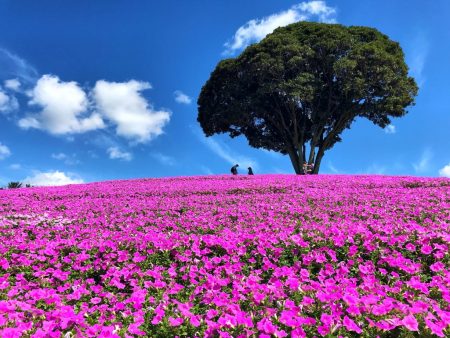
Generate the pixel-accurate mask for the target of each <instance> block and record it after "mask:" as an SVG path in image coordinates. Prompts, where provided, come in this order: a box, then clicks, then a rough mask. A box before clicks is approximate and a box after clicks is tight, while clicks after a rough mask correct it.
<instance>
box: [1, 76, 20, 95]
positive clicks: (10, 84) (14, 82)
mask: <svg viewBox="0 0 450 338" xmlns="http://www.w3.org/2000/svg"><path fill="white" fill-rule="evenodd" d="M4 84H5V88H7V89H10V90H13V91H15V92H17V91H18V90H19V88H20V81H19V80H18V79H9V80H5V82H4Z"/></svg>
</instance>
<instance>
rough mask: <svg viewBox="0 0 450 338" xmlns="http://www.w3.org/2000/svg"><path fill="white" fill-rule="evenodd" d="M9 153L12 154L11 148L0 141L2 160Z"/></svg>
mask: <svg viewBox="0 0 450 338" xmlns="http://www.w3.org/2000/svg"><path fill="white" fill-rule="evenodd" d="M9 155H11V151H10V150H9V148H8V147H7V146H5V145H4V144H2V143H1V142H0V160H4V159H5V158H7V157H8V156H9Z"/></svg>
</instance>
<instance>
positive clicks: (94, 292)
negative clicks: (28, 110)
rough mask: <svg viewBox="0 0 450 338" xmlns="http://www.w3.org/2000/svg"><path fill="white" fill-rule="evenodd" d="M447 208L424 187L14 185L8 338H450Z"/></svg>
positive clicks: (266, 180)
mask: <svg viewBox="0 0 450 338" xmlns="http://www.w3.org/2000/svg"><path fill="white" fill-rule="evenodd" d="M449 213H450V181H449V180H448V179H431V178H412V177H383V176H326V175H324V176H316V175H314V176H291V175H267V176H254V177H248V176H237V177H231V176H208V177H184V178H183V177H180V178H169V179H146V180H129V181H110V182H102V183H91V184H82V185H81V184H80V185H71V186H65V187H51V188H27V189H14V190H3V191H0V336H2V337H20V336H23V337H28V336H31V337H50V336H51V337H60V336H61V335H62V334H66V337H68V336H71V335H70V333H71V334H73V335H75V336H79V337H83V336H103V337H119V336H120V337H132V336H134V335H137V336H145V335H147V336H152V337H171V336H190V337H193V336H207V337H212V336H214V337H216V336H220V337H237V336H239V337H246V336H255V337H256V336H258V337H270V336H276V337H285V336H289V337H313V336H326V335H328V336H327V337H337V336H343V337H359V336H364V337H376V336H380V337H435V336H439V337H444V336H446V335H447V336H448V335H449V334H450V329H449V326H450V309H449V303H450V269H449V261H450V256H449V243H450V231H449V230H450V215H449Z"/></svg>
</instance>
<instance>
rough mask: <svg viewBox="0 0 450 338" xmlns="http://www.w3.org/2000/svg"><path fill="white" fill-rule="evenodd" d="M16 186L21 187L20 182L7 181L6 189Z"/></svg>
mask: <svg viewBox="0 0 450 338" xmlns="http://www.w3.org/2000/svg"><path fill="white" fill-rule="evenodd" d="M16 188H22V183H21V182H9V183H8V189H16Z"/></svg>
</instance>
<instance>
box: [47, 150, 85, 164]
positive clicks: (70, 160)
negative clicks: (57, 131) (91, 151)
mask: <svg viewBox="0 0 450 338" xmlns="http://www.w3.org/2000/svg"><path fill="white" fill-rule="evenodd" d="M75 156H76V155H75V154H73V155H67V154H64V153H56V154H52V155H51V157H52V158H53V159H55V160H59V161H64V163H65V164H67V165H75V164H78V163H80V161H79V160H77V159H76V158H75Z"/></svg>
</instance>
